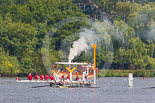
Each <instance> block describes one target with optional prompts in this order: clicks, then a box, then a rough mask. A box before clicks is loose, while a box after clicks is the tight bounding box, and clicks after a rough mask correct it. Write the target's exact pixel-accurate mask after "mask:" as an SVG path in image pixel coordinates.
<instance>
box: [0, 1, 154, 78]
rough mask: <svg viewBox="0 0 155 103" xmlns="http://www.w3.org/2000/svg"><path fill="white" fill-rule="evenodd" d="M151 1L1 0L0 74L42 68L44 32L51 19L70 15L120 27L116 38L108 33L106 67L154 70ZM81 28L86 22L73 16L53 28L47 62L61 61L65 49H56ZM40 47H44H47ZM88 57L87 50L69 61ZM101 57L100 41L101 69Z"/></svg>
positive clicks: (100, 63) (103, 57) (100, 62)
mask: <svg viewBox="0 0 155 103" xmlns="http://www.w3.org/2000/svg"><path fill="white" fill-rule="evenodd" d="M140 1H141V2H140ZM153 1H154V0H131V1H130V0H129V1H126V0H0V74H1V75H15V74H18V73H30V72H32V73H35V72H38V73H46V69H45V67H44V64H43V60H42V54H41V50H42V44H43V40H44V38H45V35H46V34H47V33H48V31H49V30H50V28H51V27H52V26H53V25H54V24H56V23H58V22H59V21H61V20H64V19H66V18H70V17H75V16H80V17H88V18H91V19H92V20H95V21H97V22H99V23H101V24H102V23H103V20H104V18H102V16H104V17H107V18H108V20H109V22H111V23H112V24H113V25H114V27H116V28H119V29H118V30H119V32H121V33H122V32H123V34H124V35H123V37H121V39H117V38H115V36H113V35H111V37H112V42H113V46H114V47H113V48H114V54H113V55H114V58H113V61H112V65H111V69H150V70H154V69H155V3H154V2H153ZM84 4H86V5H84ZM79 5H80V7H79ZM85 7H86V8H85ZM88 8H89V9H88ZM90 8H91V9H90ZM101 11H102V12H101ZM101 15H102V16H101ZM83 27H86V24H85V23H84V22H82V21H81V22H80V21H78V22H73V23H70V24H67V25H64V26H63V27H61V28H60V29H59V30H58V31H56V33H55V34H54V36H53V38H52V40H51V41H50V44H49V45H50V48H49V50H48V51H49V58H50V62H51V64H52V63H53V62H55V61H59V60H65V59H64V58H66V57H67V56H68V54H66V53H64V52H63V51H61V50H59V48H60V46H61V44H62V43H66V44H71V42H72V41H74V40H77V39H78V37H77V36H75V37H72V34H74V33H77V32H78V31H79V30H80V29H81V28H83ZM87 28H89V26H88V25H87ZM121 33H119V34H121ZM75 35H76V34H75ZM66 37H67V39H66ZM64 40H66V42H64ZM68 47H71V45H70V46H68ZM43 49H45V51H47V50H46V48H43ZM68 50H69V48H68ZM67 52H69V51H67ZM91 56H92V51H88V52H87V53H85V52H82V53H81V55H80V56H79V57H76V58H75V59H74V60H76V61H81V62H82V61H90V58H91ZM105 60H106V50H105V47H102V46H101V47H100V52H98V53H97V67H99V68H102V66H103V64H104V63H105Z"/></svg>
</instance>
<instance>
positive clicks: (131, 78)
mask: <svg viewBox="0 0 155 103" xmlns="http://www.w3.org/2000/svg"><path fill="white" fill-rule="evenodd" d="M128 80H129V87H133V73H129V76H128Z"/></svg>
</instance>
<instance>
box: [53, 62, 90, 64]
mask: <svg viewBox="0 0 155 103" xmlns="http://www.w3.org/2000/svg"><path fill="white" fill-rule="evenodd" d="M55 64H67V65H87V64H88V63H76V62H74V63H69V62H55Z"/></svg>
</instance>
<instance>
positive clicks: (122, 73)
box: [97, 69, 155, 77]
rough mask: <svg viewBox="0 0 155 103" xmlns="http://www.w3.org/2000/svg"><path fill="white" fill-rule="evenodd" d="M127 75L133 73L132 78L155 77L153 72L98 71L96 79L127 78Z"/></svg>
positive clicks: (142, 70)
mask: <svg viewBox="0 0 155 103" xmlns="http://www.w3.org/2000/svg"><path fill="white" fill-rule="evenodd" d="M129 73H133V75H134V77H144V76H145V77H155V71H154V70H145V69H138V70H105V69H101V70H99V73H98V75H97V76H98V77H127V76H128V74H129Z"/></svg>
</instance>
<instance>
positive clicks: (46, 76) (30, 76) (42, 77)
mask: <svg viewBox="0 0 155 103" xmlns="http://www.w3.org/2000/svg"><path fill="white" fill-rule="evenodd" d="M27 78H28V80H32V79H33V77H32V75H31V73H30V74H29V75H28V77H27ZM49 78H50V80H54V76H53V74H52V75H51V76H50V77H49V76H48V75H45V77H44V75H43V74H42V75H40V78H39V76H38V74H37V73H36V75H35V76H34V80H38V79H40V80H44V79H45V80H48V79H49Z"/></svg>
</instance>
